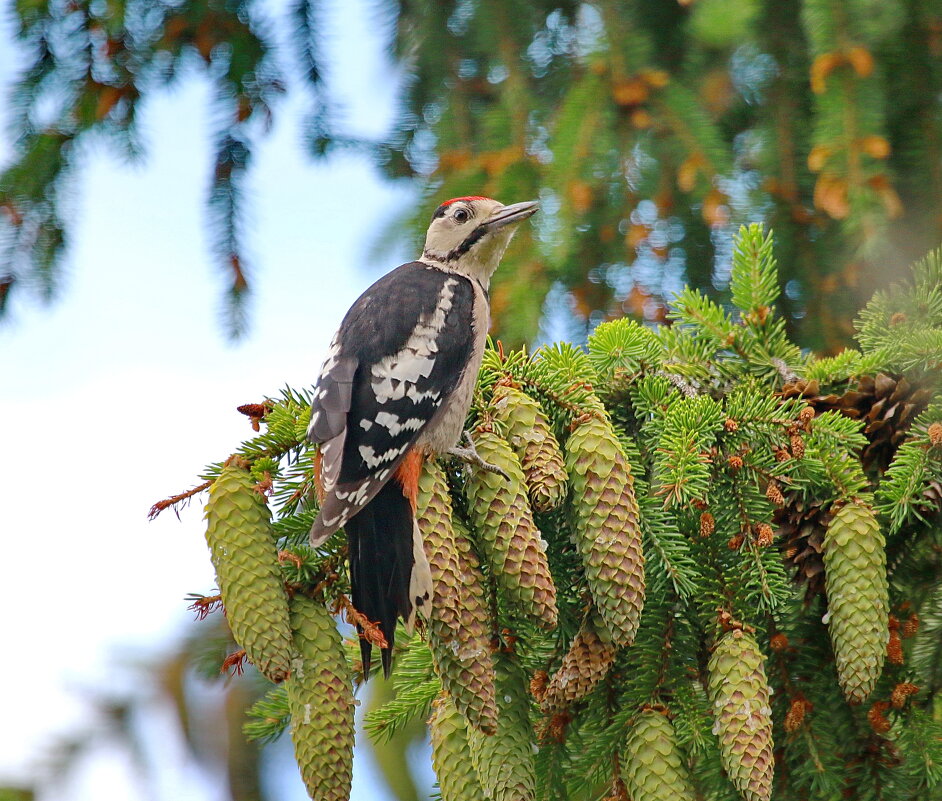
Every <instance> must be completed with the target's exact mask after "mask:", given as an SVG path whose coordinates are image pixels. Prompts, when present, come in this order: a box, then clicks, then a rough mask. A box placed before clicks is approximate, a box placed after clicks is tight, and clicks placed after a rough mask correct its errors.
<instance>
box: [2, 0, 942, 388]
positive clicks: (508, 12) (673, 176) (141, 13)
mask: <svg viewBox="0 0 942 801" xmlns="http://www.w3.org/2000/svg"><path fill="white" fill-rule="evenodd" d="M374 5H375V6H376V8H377V13H379V14H380V15H381V18H382V19H383V22H384V24H385V29H386V30H388V31H389V38H390V41H389V44H390V52H391V56H392V58H394V59H395V60H396V62H397V64H396V67H397V69H398V70H399V71H401V73H402V74H403V76H404V78H403V82H402V85H403V97H402V102H401V103H400V104H399V106H398V115H397V117H396V119H395V121H394V124H393V130H392V131H391V132H390V134H389V135H388V136H387V137H386V138H385V141H381V142H376V141H364V140H362V139H358V138H357V137H355V136H351V135H350V134H349V133H347V132H345V131H344V130H343V126H342V120H341V119H340V115H338V114H335V113H333V109H332V108H331V105H330V103H329V102H328V100H327V93H326V92H325V91H324V87H323V80H322V76H323V74H324V72H325V70H324V65H323V64H322V53H321V47H320V43H319V41H318V40H319V37H320V35H321V32H322V28H323V24H324V19H323V18H324V17H328V16H329V14H330V7H329V5H327V4H324V3H322V2H318V0H292V2H291V3H289V4H288V5H287V7H286V8H285V9H284V11H283V13H284V15H285V19H286V22H287V26H288V27H289V33H288V37H287V38H288V39H289V40H290V44H291V45H293V50H294V53H293V54H292V55H293V56H294V57H293V58H288V57H285V55H284V54H283V53H281V52H279V50H278V48H277V47H276V44H275V38H276V37H275V36H274V31H273V30H270V28H271V27H273V26H270V25H269V24H267V23H269V22H270V9H268V8H267V7H264V6H263V4H261V3H259V2H258V0H254V2H253V0H238V1H237V2H232V3H229V4H225V3H218V2H209V0H183V1H182V2H177V3H173V4H169V5H168V4H166V3H160V2H156V0H141V2H134V3H131V2H128V0H109V2H107V3H90V4H89V3H78V4H75V3H66V2H55V3H46V2H21V3H17V4H15V6H14V11H13V19H14V23H15V26H16V29H15V30H16V35H17V37H18V39H19V44H20V46H21V48H22V49H23V51H24V52H25V53H26V63H25V65H24V69H23V71H22V73H21V74H20V76H19V78H18V80H17V82H16V84H15V86H14V93H13V107H14V119H13V135H12V141H13V142H14V146H15V151H14V156H13V161H12V162H11V163H10V164H9V165H8V167H7V168H6V170H5V171H4V172H3V173H2V174H0V313H2V311H3V310H4V308H6V307H8V306H9V304H8V303H7V302H6V301H7V299H8V297H9V296H11V295H12V296H14V297H15V296H16V295H17V294H18V293H19V291H20V289H21V288H23V287H32V288H33V289H34V290H35V291H38V292H39V293H40V294H41V295H42V296H44V297H49V296H51V295H52V294H53V293H54V292H55V291H56V288H57V286H58V283H59V280H58V278H59V274H60V265H61V263H62V261H63V255H64V253H65V252H66V249H67V246H68V231H69V225H70V222H71V220H70V215H69V214H67V207H68V199H69V197H70V195H71V194H72V193H71V191H70V190H71V189H72V188H73V187H74V185H75V183H76V181H77V180H78V179H79V177H80V173H81V169H80V167H81V160H82V157H83V153H84V152H86V150H87V148H85V147H84V143H85V141H86V140H88V139H90V138H97V139H99V140H105V141H107V142H108V143H109V144H111V145H113V146H115V147H116V149H117V150H118V151H119V152H121V153H122V154H127V155H136V154H138V153H139V152H140V151H141V150H142V149H143V148H144V142H142V138H141V136H140V134H139V131H138V124H137V120H138V118H139V116H140V111H141V109H142V107H143V106H142V104H143V103H146V101H147V99H148V98H149V97H150V96H152V95H153V94H154V93H156V92H157V91H160V90H161V88H162V87H163V86H165V85H166V84H168V83H174V82H176V81H179V80H183V79H185V78H187V77H189V75H190V74H192V72H193V71H195V70H199V71H200V72H201V73H202V75H203V76H204V77H205V79H206V80H208V81H209V83H210V86H211V90H212V101H211V102H212V111H213V114H212V119H213V124H214V128H213V130H212V132H211V148H212V152H213V154H214V163H213V169H212V175H211V179H210V185H209V186H208V187H207V201H208V207H209V224H210V228H211V242H212V245H213V251H214V253H215V257H216V261H217V262H218V264H219V266H220V268H221V269H222V271H223V275H224V280H225V295H226V298H227V300H226V303H225V309H226V312H227V317H226V326H227V330H228V331H229V332H230V333H233V334H234V333H237V332H239V331H240V330H242V328H243V327H244V326H245V324H246V323H245V298H246V296H247V294H248V291H249V289H250V287H251V285H252V280H253V278H252V275H251V265H250V264H248V263H247V259H246V251H247V250H248V248H247V247H246V239H247V235H246V234H245V233H244V231H245V229H246V227H247V225H246V223H247V222H248V217H249V206H250V204H249V203H248V202H247V199H246V197H245V181H246V178H247V176H248V175H249V173H250V170H251V169H252V159H253V154H254V153H255V152H256V151H257V150H258V148H259V146H260V145H261V143H262V142H263V140H264V137H265V136H266V134H267V133H268V131H270V129H271V127H272V125H273V123H274V122H275V121H276V120H277V119H278V115H279V114H280V113H281V109H282V106H281V105H279V103H278V102H277V100H278V99H279V97H280V95H281V94H282V93H284V92H285V91H298V90H300V91H303V92H305V93H307V95H308V97H307V98H306V99H305V100H306V103H307V106H308V108H309V109H310V111H309V113H308V114H307V115H306V120H305V132H304V141H305V143H306V144H307V146H308V148H309V150H310V152H311V153H312V154H313V155H316V156H320V155H323V154H326V153H329V152H331V151H332V150H336V149H340V148H343V149H345V150H348V151H349V150H353V151H356V152H358V153H364V154H368V155H369V156H371V157H372V158H373V159H374V160H375V161H376V162H377V163H378V164H379V165H380V166H381V167H382V169H383V170H384V171H385V172H386V174H387V175H389V176H391V177H393V178H400V177H403V176H408V177H411V178H414V179H416V183H417V184H418V189H419V195H420V197H421V199H420V202H419V203H418V204H416V205H415V207H414V208H411V209H409V210H407V211H405V212H404V213H403V217H404V218H405V219H406V221H407V222H408V225H406V226H403V225H402V223H403V220H402V219H400V220H397V221H396V222H395V224H394V225H393V226H392V228H393V229H395V230H396V231H397V232H401V231H402V230H404V229H405V230H407V231H409V232H410V235H411V236H412V237H413V238H414V240H415V244H419V243H420V242H421V236H422V233H423V232H424V230H425V228H426V226H427V224H428V219H429V215H430V213H431V211H432V210H433V209H434V208H435V207H436V206H437V205H438V204H439V203H440V202H441V201H442V199H444V198H447V197H450V196H459V195H466V194H488V195H491V196H494V197H498V198H500V199H502V200H505V201H514V200H523V199H528V198H537V197H538V198H540V199H541V200H542V201H543V203H542V212H541V215H540V217H539V218H537V219H536V220H535V226H528V228H527V229H526V230H521V231H520V233H519V234H518V235H517V239H516V241H515V242H514V243H513V245H512V247H511V249H510V251H509V252H508V254H507V257H506V260H505V263H504V267H503V269H502V270H500V271H499V272H498V274H497V275H496V276H495V280H494V284H493V287H492V289H493V291H492V301H493V312H494V319H495V324H496V330H497V331H498V332H499V333H500V335H501V337H502V338H503V340H504V341H505V342H506V343H509V344H512V345H514V346H517V345H520V344H522V343H528V342H533V341H534V339H535V337H537V335H538V332H539V329H540V323H541V318H542V317H543V312H544V302H545V300H546V299H547V295H548V293H550V297H551V299H552V304H553V307H552V308H547V309H546V310H547V311H549V312H550V313H551V314H552V315H553V316H559V315H560V314H564V315H569V314H570V312H574V316H575V318H576V320H575V328H574V330H576V329H578V330H579V332H580V336H584V335H586V334H588V333H590V332H591V330H592V329H593V328H594V327H595V325H596V324H597V323H598V322H599V321H601V320H605V319H613V318H618V317H622V316H632V317H635V318H638V319H642V320H644V321H646V322H649V323H651V322H660V321H662V320H663V319H664V314H665V311H666V309H667V307H668V306H669V305H671V301H672V297H673V295H674V294H675V293H676V289H677V286H678V284H680V283H681V282H683V281H686V283H688V284H689V285H690V286H691V287H692V288H693V289H695V290H696V291H698V292H699V293H701V295H702V296H703V297H704V298H708V299H709V300H710V301H712V302H713V303H714V304H716V305H717V306H718V307H719V308H726V307H727V306H729V305H730V303H731V304H732V305H735V306H740V307H741V308H742V309H743V310H744V311H746V310H747V307H748V308H752V306H753V305H754V306H755V308H756V309H760V308H763V307H765V306H768V305H770V304H769V303H764V302H761V301H763V299H765V300H768V299H769V298H773V297H774V296H775V295H776V287H775V285H774V282H772V280H771V267H770V265H771V262H772V259H771V254H770V252H768V251H766V252H763V253H760V252H759V250H758V249H756V248H753V249H752V250H751V251H750V253H751V254H752V255H751V256H750V255H748V254H747V253H746V252H742V253H738V254H737V256H736V262H735V268H734V274H733V275H732V276H729V275H727V274H726V272H725V264H726V263H727V262H728V255H729V253H728V250H727V249H726V244H727V242H728V234H729V232H730V231H731V230H733V226H735V225H738V224H740V223H755V222H757V221H762V222H763V223H764V224H766V225H767V226H771V227H774V228H775V230H776V232H777V235H778V245H777V248H778V250H777V253H776V256H777V257H778V261H779V262H780V263H781V264H783V265H784V269H783V271H782V274H781V275H780V276H778V282H779V284H780V285H783V286H786V287H787V288H788V292H787V294H786V295H785V296H784V297H782V298H781V299H780V300H779V303H780V306H781V308H780V312H781V314H782V316H781V317H780V318H777V319H778V322H777V323H776V324H777V325H780V326H781V327H782V328H783V329H784V328H786V327H787V328H788V329H789V330H790V334H791V336H792V338H793V339H795V338H796V336H797V339H796V341H797V342H798V343H799V344H800V345H802V346H804V347H808V346H811V347H814V348H816V349H818V350H826V351H828V352H830V353H833V352H835V351H837V350H839V349H840V347H841V346H844V345H847V344H848V342H849V340H850V338H851V330H850V328H849V326H848V322H849V321H850V320H851V318H852V317H853V315H854V314H855V312H856V311H857V309H858V308H859V306H860V305H862V303H863V301H864V300H865V299H866V298H867V297H868V296H869V295H870V294H871V292H872V290H873V289H874V288H875V287H876V286H878V285H881V284H882V283H883V278H884V276H885V275H887V274H892V273H893V272H894V271H898V270H900V269H902V267H903V265H904V264H905V263H906V262H907V261H908V260H909V259H911V258H913V257H915V256H917V255H918V254H920V253H922V252H924V251H925V250H926V249H927V248H929V247H930V246H933V245H934V244H936V243H935V239H936V237H937V231H938V227H937V220H938V218H939V216H940V213H942V170H940V169H938V168H937V165H938V164H939V163H940V159H942V145H940V142H942V136H940V131H942V114H940V113H939V112H940V101H939V97H940V93H942V67H940V63H939V59H938V57H937V52H936V49H937V42H936V33H937V31H936V29H937V24H938V19H937V18H938V9H937V8H936V6H935V4H934V2H933V1H932V0H918V1H917V0H912V1H911V2H902V0H886V2H881V3H877V2H874V1H873V0H847V2H835V0H801V1H800V2H787V3H786V2H781V3H776V2H770V1H767V2H760V0H698V1H697V2H696V3H693V2H690V3H687V2H684V3H652V2H642V1H641V0H630V2H615V1H614V0H598V2H593V3H576V2H573V0H565V2H560V1H559V0H552V1H550V0H534V1H532V2H529V1H528V2H523V0H512V1H511V0H508V2H503V3H498V2H494V1H493V0H480V2H448V3H433V2H429V1H428V0H420V1H416V2H409V3H406V2H397V1H396V0H382V2H377V3H375V4H374ZM347 44H348V46H355V45H354V43H347ZM531 229H532V230H531ZM400 235H401V234H400ZM754 244H755V245H758V244H760V241H759V240H758V239H757V241H756V243H754ZM749 247H752V245H750V246H749ZM747 250H748V248H747ZM750 258H751V259H753V262H752V266H751V267H749V266H747V265H744V264H743V263H742V260H743V259H745V261H746V262H749V259H750ZM756 258H758V259H759V261H755V259H756ZM760 262H761V265H762V267H761V269H766V268H768V269H766V272H765V280H763V281H759V282H756V283H754V284H751V285H750V286H752V287H754V289H755V292H756V295H755V297H744V296H743V295H742V294H741V292H742V286H743V284H741V283H740V277H741V276H742V275H744V273H743V270H742V269H741V267H745V269H747V270H748V269H753V268H754V269H759V264H760ZM389 266H391V265H389ZM551 290H552V292H551ZM688 300H691V301H692V300H693V296H691V298H688ZM557 304H558V305H557ZM684 305H685V304H683V303H682V304H674V309H675V311H676V310H677V309H679V308H681V307H683V306H684ZM695 306H696V304H695V303H694V304H693V305H692V306H691V307H690V309H689V311H691V312H695V311H696V309H695V308H694V307H695ZM561 310H562V311H561ZM713 310H714V309H712V308H711V310H710V311H713ZM701 311H704V310H703V309H701ZM747 316H748V315H747ZM762 340H763V342H764V343H765V345H766V347H767V348H768V351H769V352H768V353H767V354H766V357H765V358H764V359H761V360H760V361H759V362H757V364H756V365H755V370H756V371H758V372H762V371H767V368H768V364H769V362H770V360H772V359H777V360H784V361H786V362H788V363H789V364H792V366H793V367H797V365H796V364H795V360H794V359H792V358H791V357H790V356H786V355H783V353H782V352H781V349H782V346H783V340H782V339H781V338H770V337H768V336H763V337H762ZM939 344H940V341H939V338H938V336H931V337H927V338H926V339H925V340H924V341H923V342H922V343H921V344H919V345H915V344H914V348H913V349H912V350H911V352H906V353H900V354H899V356H898V358H899V363H900V364H901V365H911V366H913V368H914V369H918V366H919V365H920V364H924V363H925V362H926V360H927V359H930V358H931V353H932V352H933V349H936V350H937V348H938V346H939ZM864 372H865V373H866V372H869V371H868V370H866V369H865V370H864Z"/></svg>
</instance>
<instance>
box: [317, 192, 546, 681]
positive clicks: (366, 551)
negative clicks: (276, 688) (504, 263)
mask: <svg viewBox="0 0 942 801" xmlns="http://www.w3.org/2000/svg"><path fill="white" fill-rule="evenodd" d="M537 208H538V206H537V204H536V203H535V202H533V201H528V202H525V203H514V204H512V205H509V206H505V205H504V204H503V203H499V202H498V201H496V200H492V199H490V198H486V197H479V196H473V197H459V198H453V199H452V200H448V201H446V202H444V203H442V204H441V205H440V206H439V207H438V208H437V209H436V210H435V213H434V214H433V215H432V221H431V224H430V225H429V228H428V233H427V235H426V238H425V247H424V249H423V251H422V256H421V258H419V259H418V260H417V261H413V262H409V263H408V264H403V265H402V266H400V267H397V268H396V269H395V270H393V271H392V272H390V273H388V274H386V275H385V276H383V277H382V278H380V279H379V280H378V281H377V282H376V283H374V284H373V285H372V286H371V287H370V288H369V289H367V290H366V291H365V292H364V293H363V294H362V295H361V296H360V297H359V298H358V299H357V301H356V302H355V303H354V304H353V306H351V307H350V310H349V311H348V312H347V314H346V316H345V317H344V318H343V322H342V323H341V324H340V329H339V330H338V331H337V333H336V334H335V335H334V338H333V340H332V341H331V343H330V348H329V350H328V353H327V358H326V360H325V361H324V365H323V367H322V368H321V372H320V377H319V378H318V380H317V385H316V387H315V390H314V397H313V401H312V403H311V423H310V426H309V427H308V439H309V440H310V441H311V442H314V443H317V444H319V445H320V483H321V490H322V495H323V500H322V502H321V507H320V511H319V512H318V515H317V518H316V519H315V520H314V524H313V525H312V527H311V544H312V545H315V546H316V545H320V544H321V543H323V542H324V541H325V540H326V539H327V538H328V537H329V536H330V535H331V534H333V533H334V532H335V531H337V530H338V529H340V528H344V530H345V532H346V536H347V544H348V549H349V561H350V585H351V592H352V596H353V605H354V606H355V607H356V609H357V611H358V612H360V613H361V614H363V615H365V616H366V618H367V619H368V620H370V621H371V622H374V623H378V624H379V628H380V631H382V633H383V637H384V638H385V640H386V643H387V645H388V647H386V648H383V649H382V662H383V673H384V674H385V675H386V676H387V677H388V676H389V671H390V669H391V666H392V647H393V643H394V633H395V627H396V620H397V618H402V620H403V621H404V622H405V624H406V627H407V628H408V629H409V630H410V631H411V629H412V625H413V624H414V622H415V615H416V612H417V611H419V610H422V611H423V612H424V613H427V611H428V609H427V606H428V604H429V602H430V599H431V595H432V587H431V584H432V579H431V574H430V572H429V566H428V561H427V560H426V558H425V551H424V549H423V545H422V537H421V534H420V533H419V531H418V526H417V525H416V522H415V501H416V495H417V493H418V478H419V473H420V471H421V468H422V460H423V459H424V458H425V456H427V455H429V454H441V453H449V452H450V453H454V454H456V455H459V456H462V457H463V458H465V459H467V460H469V461H474V462H476V463H477V464H478V465H479V467H482V468H484V469H488V468H490V465H487V464H485V463H484V462H483V461H482V460H480V458H479V457H477V455H476V453H474V452H473V446H472V447H471V448H470V449H461V448H458V447H457V443H458V441H459V439H460V438H461V435H462V431H463V429H464V421H465V418H466V417H467V414H468V408H469V406H470V405H471V394H472V391H473V389H474V385H475V381H476V380H477V374H478V368H479V367H480V366H481V357H482V356H483V354H484V343H485V339H486V337H487V331H488V328H489V326H490V308H489V305H488V294H487V293H488V285H489V283H490V279H491V276H492V275H493V273H494V271H495V270H496V269H497V265H498V264H499V262H500V259H501V257H502V256H503V255H504V251H505V250H506V248H507V245H508V243H509V242H510V240H511V238H512V237H513V235H514V232H515V230H516V228H517V226H518V224H519V223H520V222H521V221H523V220H525V219H527V218H528V217H530V216H531V215H532V214H533V213H534V212H535V211H536V210H537ZM469 443H470V438H469ZM423 607H425V609H424V610H423ZM360 650H361V654H362V657H363V671H364V676H365V677H367V678H368V677H369V665H370V654H371V645H370V643H369V642H368V641H367V640H366V639H365V638H363V637H361V638H360Z"/></svg>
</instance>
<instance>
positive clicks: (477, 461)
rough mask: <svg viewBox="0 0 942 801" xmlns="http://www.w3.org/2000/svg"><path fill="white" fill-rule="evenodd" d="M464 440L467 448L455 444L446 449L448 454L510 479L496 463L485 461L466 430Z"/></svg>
mask: <svg viewBox="0 0 942 801" xmlns="http://www.w3.org/2000/svg"><path fill="white" fill-rule="evenodd" d="M464 441H465V442H466V443H467V445H468V447H467V448H459V447H458V446H457V445H456V446H455V447H454V448H452V449H451V450H449V451H448V454H449V455H450V456H456V457H458V458H459V459H461V461H463V462H467V463H468V464H470V465H474V466H475V467H477V468H480V469H481V470H486V471H487V472H488V473H497V475H499V476H503V477H504V478H506V479H507V480H508V481H510V476H508V475H507V473H505V472H504V471H503V470H502V469H501V468H499V467H498V466H497V465H496V464H491V463H490V462H485V461H484V459H483V458H482V456H481V454H479V453H478V449H477V448H475V447H474V440H473V439H471V433H470V432H468V431H465V432H464Z"/></svg>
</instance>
